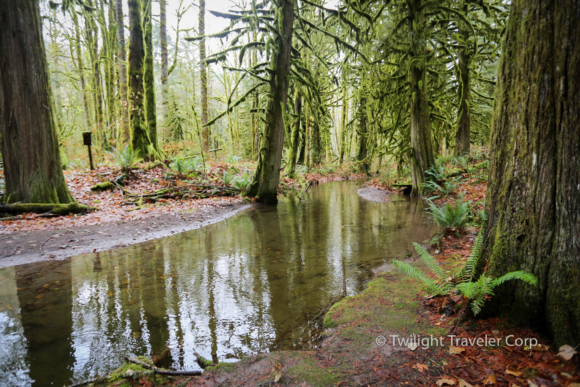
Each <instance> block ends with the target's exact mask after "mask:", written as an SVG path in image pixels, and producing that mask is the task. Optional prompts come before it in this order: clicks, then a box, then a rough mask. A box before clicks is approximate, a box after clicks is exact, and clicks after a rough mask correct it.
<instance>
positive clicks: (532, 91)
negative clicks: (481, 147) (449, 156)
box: [483, 0, 580, 346]
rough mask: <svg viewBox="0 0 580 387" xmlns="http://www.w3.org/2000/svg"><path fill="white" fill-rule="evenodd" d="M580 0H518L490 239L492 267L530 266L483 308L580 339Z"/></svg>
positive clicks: (558, 338) (490, 200)
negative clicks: (528, 277)
mask: <svg viewBox="0 0 580 387" xmlns="http://www.w3.org/2000/svg"><path fill="white" fill-rule="evenodd" d="M579 45H580V4H578V3H577V2H574V1H569V0H556V1H545V0H526V1H523V0H514V1H513V2H512V5H511V13H510V19H509V24H508V28H507V35H506V40H505V47H504V48H503V53H504V55H503V58H502V61H501V65H500V75H499V82H498V88H497V91H496V96H497V97H496V100H495V107H494V118H493V133H492V141H491V156H490V172H489V184H488V189H487V208H488V211H489V221H488V225H487V227H486V228H485V243H484V246H485V248H484V249H483V251H489V252H490V261H489V272H490V273H491V274H492V275H494V276H496V277H497V276H499V275H502V274H505V273H506V272H509V271H513V270H526V271H528V272H531V273H533V274H534V275H535V276H536V277H537V278H538V286H536V287H534V286H531V285H527V284H525V283H522V282H521V281H512V282H508V283H507V284H505V285H503V286H502V287H501V288H499V289H497V291H496V296H495V297H494V298H493V300H492V303H491V304H490V305H489V307H488V308H487V311H488V312H489V311H493V312H495V311H497V308H498V307H499V310H500V311H502V312H506V314H507V315H508V316H509V317H510V318H512V319H513V320H515V321H516V322H518V323H524V324H529V325H535V326H540V327H543V328H545V329H546V330H547V332H548V333H549V334H550V335H551V336H552V337H553V339H554V342H555V344H556V346H559V345H562V344H570V345H572V346H576V345H578V344H579V343H580V287H579V286H578V278H580V201H578V197H579V190H580V125H579V122H580V86H579V85H580V55H578V47H579Z"/></svg>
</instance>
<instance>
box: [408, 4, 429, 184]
mask: <svg viewBox="0 0 580 387" xmlns="http://www.w3.org/2000/svg"><path fill="white" fill-rule="evenodd" d="M412 5H413V10H411V9H409V11H410V18H409V28H410V31H411V33H410V35H411V39H412V42H413V43H412V47H411V57H410V60H411V69H410V76H411V104H410V105H411V147H412V148H413V155H412V162H413V166H412V183H413V191H412V193H413V195H418V194H420V193H421V192H422V189H423V182H424V181H425V171H427V170H428V169H429V168H431V167H432V166H433V165H434V164H435V157H434V156H433V143H432V142H433V140H432V139H431V123H430V122H429V96H428V93H427V76H426V75H427V69H426V63H425V61H426V59H425V52H426V51H427V47H426V45H425V42H426V41H427V39H426V36H425V35H426V30H427V28H428V27H427V26H426V25H425V8H424V7H423V5H424V2H423V0H413V2H412Z"/></svg>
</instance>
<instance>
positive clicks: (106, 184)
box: [91, 181, 115, 191]
mask: <svg viewBox="0 0 580 387" xmlns="http://www.w3.org/2000/svg"><path fill="white" fill-rule="evenodd" d="M110 189H111V190H112V189H115V184H113V183H112V182H110V181H103V182H102V183H99V184H95V185H93V186H92V187H91V191H107V190H110Z"/></svg>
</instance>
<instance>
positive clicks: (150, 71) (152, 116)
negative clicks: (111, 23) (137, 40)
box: [143, 0, 159, 150]
mask: <svg viewBox="0 0 580 387" xmlns="http://www.w3.org/2000/svg"><path fill="white" fill-rule="evenodd" d="M144 6H145V7H144V11H145V14H144V17H143V24H144V29H145V60H144V63H143V81H144V82H145V116H146V118H147V133H148V135H149V138H148V140H149V142H150V144H151V145H153V148H154V149H155V150H158V149H159V148H158V146H157V144H158V142H157V111H156V104H155V76H154V70H155V65H154V63H153V20H152V16H153V9H152V0H145V3H144Z"/></svg>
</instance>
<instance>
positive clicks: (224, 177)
mask: <svg viewBox="0 0 580 387" xmlns="http://www.w3.org/2000/svg"><path fill="white" fill-rule="evenodd" d="M221 181H222V184H223V185H225V186H226V187H227V186H229V185H230V183H231V182H232V175H230V174H229V173H228V172H227V171H224V173H223V174H222V176H221Z"/></svg>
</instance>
